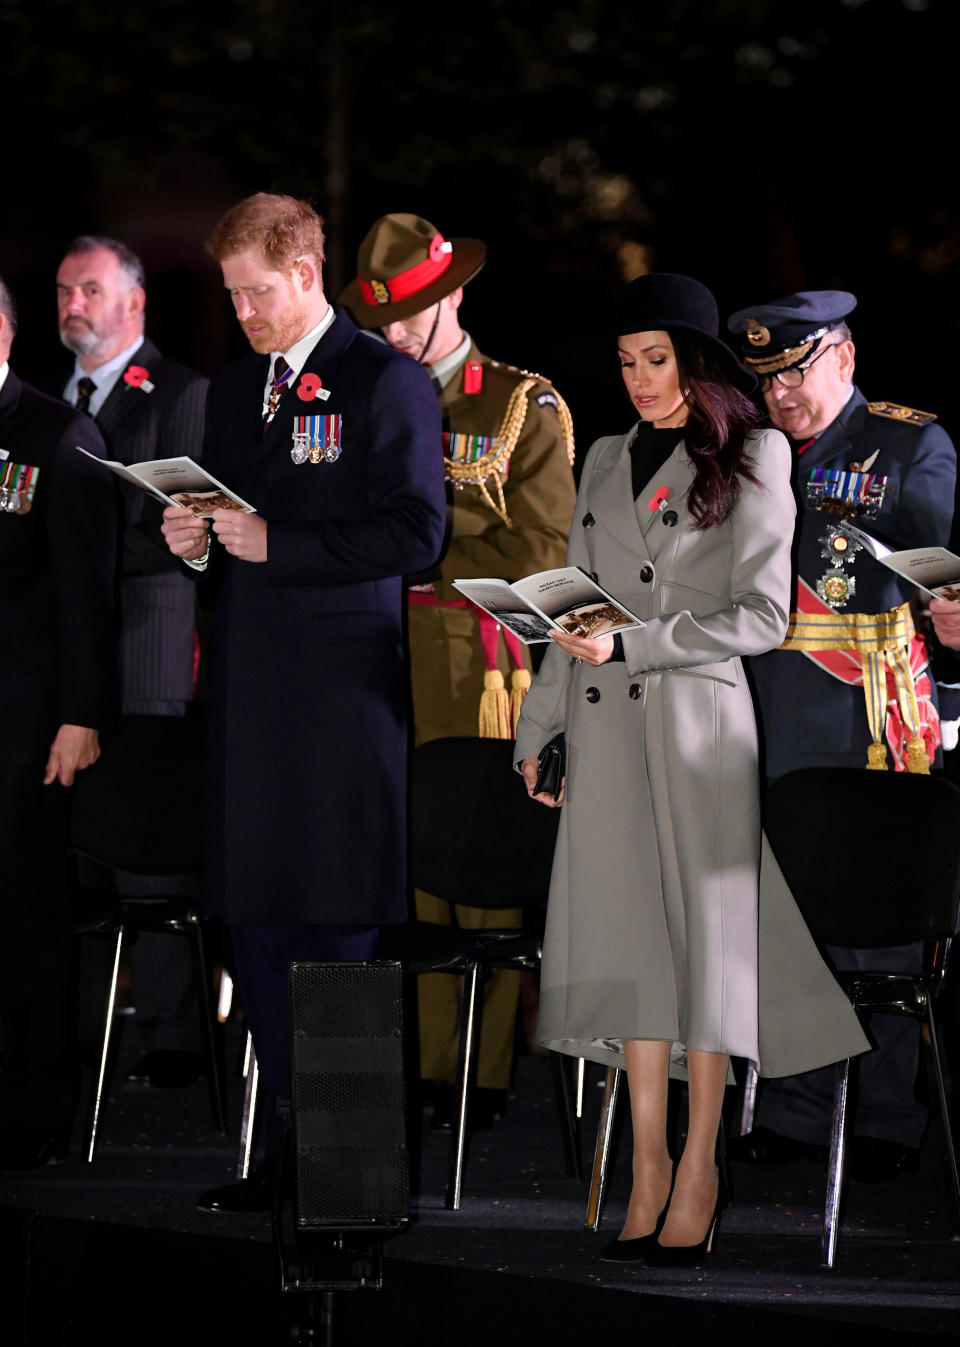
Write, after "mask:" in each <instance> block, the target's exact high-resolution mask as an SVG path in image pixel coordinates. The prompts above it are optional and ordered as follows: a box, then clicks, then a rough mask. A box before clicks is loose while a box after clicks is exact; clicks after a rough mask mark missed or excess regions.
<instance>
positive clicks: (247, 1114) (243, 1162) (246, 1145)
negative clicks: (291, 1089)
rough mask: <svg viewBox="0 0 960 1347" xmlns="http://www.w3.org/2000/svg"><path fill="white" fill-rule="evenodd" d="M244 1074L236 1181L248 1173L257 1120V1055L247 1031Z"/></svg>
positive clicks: (258, 1078) (258, 1081)
mask: <svg viewBox="0 0 960 1347" xmlns="http://www.w3.org/2000/svg"><path fill="white" fill-rule="evenodd" d="M244 1074H245V1076H246V1078H247V1083H246V1086H245V1087H244V1091H243V1116H242V1118H241V1119H240V1157H239V1159H238V1160H237V1178H238V1179H245V1178H246V1177H247V1175H248V1174H249V1173H250V1157H251V1156H252V1154H253V1134H254V1123H255V1122H256V1119H257V1087H258V1085H259V1084H260V1068H259V1066H258V1065H257V1054H256V1053H255V1052H254V1050H253V1035H252V1034H251V1033H250V1031H249V1030H247V1047H246V1053H245V1057H244Z"/></svg>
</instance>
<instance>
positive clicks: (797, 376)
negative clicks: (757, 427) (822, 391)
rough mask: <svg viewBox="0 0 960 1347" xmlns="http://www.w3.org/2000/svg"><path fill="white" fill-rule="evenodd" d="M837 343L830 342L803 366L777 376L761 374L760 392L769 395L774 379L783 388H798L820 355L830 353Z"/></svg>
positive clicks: (782, 371) (786, 370) (784, 371)
mask: <svg viewBox="0 0 960 1347" xmlns="http://www.w3.org/2000/svg"><path fill="white" fill-rule="evenodd" d="M839 345H840V343H839V342H838V341H831V342H829V343H828V345H826V346H825V347H824V348H823V350H822V351H818V352H817V354H816V355H815V356H814V357H813V359H812V360H808V361H807V363H806V364H805V365H794V367H793V369H785V370H781V371H780V373H779V374H762V375H761V376H760V392H761V393H769V392H770V389H771V388H772V387H773V381H774V379H776V381H777V383H778V384H781V385H782V387H784V388H799V387H800V385H801V384H802V383H803V376H804V375H805V374H806V373H807V371H808V370H809V369H812V367H813V366H814V365H815V364H816V363H817V361H818V360H819V359H820V357H821V356H822V355H826V354H827V352H828V351H832V350H833V348H834V347H835V346H839Z"/></svg>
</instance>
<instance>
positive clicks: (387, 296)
mask: <svg viewBox="0 0 960 1347" xmlns="http://www.w3.org/2000/svg"><path fill="white" fill-rule="evenodd" d="M486 260H487V248H486V244H484V243H482V242H481V241H480V239H445V238H444V237H443V235H442V234H441V233H440V231H439V230H438V229H437V227H436V226H435V225H432V224H431V223H430V221H429V220H425V219H424V218H423V217H422V216H420V215H400V214H394V215H381V217H380V219H379V220H377V221H376V223H375V224H373V225H371V227H370V229H369V230H368V231H367V234H366V237H365V238H364V240H363V242H362V243H361V244H360V249H359V252H358V255H357V275H356V276H355V277H354V279H353V280H352V281H350V282H349V283H348V284H347V285H345V286H344V288H343V289H342V290H341V291H340V293H339V295H337V303H338V304H342V305H343V307H344V308H345V309H346V310H347V312H348V313H349V314H350V316H351V318H352V319H353V321H354V322H355V323H356V324H357V326H358V327H363V328H376V327H386V326H387V325H388V323H396V322H400V321H402V320H403V319H404V318H412V317H413V315H414V314H416V313H422V312H423V310H424V309H429V308H432V307H433V305H434V304H437V303H439V301H440V300H441V299H445V298H446V296H447V295H452V294H453V292H454V290H458V289H459V288H460V286H461V285H466V283H467V281H470V280H472V279H473V278H474V276H476V274H477V272H478V271H479V270H480V268H481V267H482V266H483V264H484V262H485V261H486Z"/></svg>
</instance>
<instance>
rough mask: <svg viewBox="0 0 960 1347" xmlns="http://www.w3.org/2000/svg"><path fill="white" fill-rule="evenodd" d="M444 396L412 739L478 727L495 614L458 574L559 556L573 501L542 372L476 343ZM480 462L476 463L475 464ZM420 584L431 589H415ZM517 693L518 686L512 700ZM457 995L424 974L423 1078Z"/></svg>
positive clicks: (437, 1065)
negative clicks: (445, 504) (446, 506)
mask: <svg viewBox="0 0 960 1347" xmlns="http://www.w3.org/2000/svg"><path fill="white" fill-rule="evenodd" d="M474 390H475V391H474ZM439 401H440V409H441V413H442V415H443V428H444V430H443V433H444V462H445V468H446V474H447V482H448V492H449V499H450V501H451V505H450V521H449V524H448V542H447V546H446V550H445V552H444V554H443V556H442V558H441V560H440V562H439V564H438V566H437V568H436V571H435V573H431V574H429V575H425V576H415V577H413V578H412V580H411V592H410V595H409V637H410V667H411V679H412V685H413V719H414V733H415V735H416V739H417V742H418V743H423V742H425V741H426V740H429V739H438V738H441V737H445V736H447V735H474V734H476V733H477V731H478V707H479V704H480V701H481V695H482V692H483V689H484V683H485V680H486V681H487V682H489V678H488V675H489V673H490V672H491V671H490V667H489V665H490V660H489V656H488V654H487V648H488V647H489V645H492V644H493V643H494V642H496V639H497V638H496V629H495V624H492V623H491V624H490V626H492V627H493V631H492V633H491V631H490V630H487V631H484V630H482V628H481V621H482V619H481V617H480V615H479V613H478V610H477V609H476V608H475V607H474V605H473V604H470V603H468V602H467V600H465V599H464V598H463V597H462V596H461V595H460V594H459V593H458V591H457V590H455V589H454V588H453V580H454V579H475V578H477V577H483V576H489V577H493V578H498V579H510V580H516V579H520V578H521V577H522V576H524V575H529V574H531V573H532V572H534V571H542V570H548V569H550V568H551V567H554V566H562V565H563V564H564V558H565V555H566V546H567V526H568V523H569V520H570V517H571V515H572V513H573V506H574V501H575V492H574V486H573V473H572V471H571V463H570V456H569V455H568V453H567V446H568V445H569V446H570V448H571V449H572V436H570V435H569V432H568V431H567V429H566V428H567V425H568V423H567V420H566V418H567V416H568V415H569V414H568V413H567V412H566V408H565V407H564V405H563V402H562V399H561V398H560V397H559V394H557V392H556V391H555V390H554V389H553V388H552V386H551V385H550V383H549V382H548V381H547V380H546V379H544V378H542V377H540V376H537V375H530V374H527V373H526V372H525V371H523V370H518V369H515V368H514V367H513V366H510V365H503V364H500V363H499V362H497V361H495V360H490V359H488V357H487V356H484V355H481V354H480V352H479V351H478V350H477V348H476V346H475V345H474V344H473V343H472V342H471V344H470V349H469V353H468V354H467V357H466V359H465V361H464V363H463V365H462V366H461V368H460V369H459V370H458V371H457V373H456V374H455V375H454V377H453V378H452V379H451V380H450V382H449V383H448V384H447V385H446V387H445V388H444V389H443V390H442V391H441V393H440V397H439ZM511 416H514V417H516V418H517V419H519V417H521V416H522V423H521V425H520V427H519V434H518V435H517V437H516V448H515V449H514V450H513V451H512V453H511V454H510V455H509V457H508V458H506V459H505V460H504V461H503V462H502V463H501V465H500V466H499V467H492V468H491V469H490V471H489V475H488V474H487V473H486V472H484V471H483V468H482V458H475V459H474V460H473V462H472V463H471V461H470V458H469V457H468V456H469V455H470V454H482V455H483V457H487V458H494V459H495V454H496V451H495V449H493V446H494V445H496V444H501V443H504V442H507V443H509V439H508V435H509V428H508V422H509V419H510V417H511ZM477 466H480V472H479V473H478V475H473V473H472V471H471V470H472V469H474V468H476V467H477ZM419 585H428V586H429V589H428V590H423V589H418V588H417V586H419ZM484 638H486V642H487V645H486V646H485V639H484ZM494 648H495V649H496V659H497V664H496V668H497V670H498V671H499V673H500V674H502V675H503V676H504V678H505V680H506V681H507V682H510V681H511V679H513V678H514V676H515V675H516V674H517V667H516V664H515V662H514V661H515V658H516V656H517V655H518V654H521V655H522V659H523V664H522V666H521V667H522V668H523V669H524V670H526V671H527V673H529V670H530V662H529V650H528V648H527V647H522V646H518V645H513V646H512V652H513V653H512V654H511V653H510V652H509V651H508V650H507V647H506V644H505V642H498V643H496V644H495V646H494ZM497 681H498V682H499V680H497ZM518 702H519V698H517V697H516V696H514V698H513V704H514V707H515V708H516V707H517V705H518ZM513 718H515V717H513ZM416 902H417V915H418V916H419V918H420V919H421V920H422V921H434V922H447V921H449V909H448V906H447V904H446V903H445V902H442V901H441V900H440V899H438V898H434V897H433V896H432V895H431V894H427V893H423V892H422V891H418V892H417V895H416ZM456 914H457V920H458V922H459V924H460V925H461V926H466V927H483V926H495V927H499V928H501V929H504V928H510V927H513V926H519V925H520V922H521V919H522V913H521V912H520V911H519V910H518V909H512V908H494V909H489V910H487V909H481V908H470V907H461V906H458V907H457V909H456ZM519 989H520V974H519V973H511V972H508V971H506V970H499V971H498V972H496V973H495V974H494V975H493V978H492V979H491V982H490V984H489V985H488V986H487V989H486V992H485V997H484V1017H483V1029H482V1031H481V1039H480V1054H479V1064H478V1069H477V1083H478V1084H479V1085H480V1086H481V1087H482V1088H484V1087H485V1088H489V1089H505V1088H506V1087H507V1085H508V1084H509V1081H510V1071H511V1066H512V1061H513V1032H514V1023H515V1020H516V1012H517V1002H518V997H519ZM458 1006H459V999H458V996H457V989H456V986H455V983H454V979H453V978H451V977H449V976H448V975H445V974H426V975H424V976H423V977H422V978H421V979H420V1019H421V1024H422V1025H424V1026H425V1028H424V1034H423V1043H422V1047H421V1074H422V1075H423V1077H424V1078H425V1079H436V1080H446V1079H451V1078H452V1077H453V1074H454V1070H455V1067H456V1060H457V1014H458Z"/></svg>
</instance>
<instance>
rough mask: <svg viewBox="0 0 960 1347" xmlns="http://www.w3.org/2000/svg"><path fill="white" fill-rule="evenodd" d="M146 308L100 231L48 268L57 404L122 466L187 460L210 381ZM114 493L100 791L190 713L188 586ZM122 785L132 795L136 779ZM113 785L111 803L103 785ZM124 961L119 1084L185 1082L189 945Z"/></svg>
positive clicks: (147, 504)
mask: <svg viewBox="0 0 960 1347" xmlns="http://www.w3.org/2000/svg"><path fill="white" fill-rule="evenodd" d="M145 309H146V289H145V277H144V269H143V263H142V262H141V260H140V258H139V257H138V256H137V255H136V253H134V252H133V251H132V250H131V249H130V248H129V247H127V245H126V244H125V243H122V242H120V241H119V240H117V239H113V238H109V237H107V236H105V235H86V234H85V235H81V236H80V237H79V238H76V239H74V240H73V242H72V243H71V244H70V245H69V247H68V249H67V252H66V255H65V257H64V258H63V261H62V262H61V263H60V266H59V268H58V270H57V317H58V322H59V329H60V340H61V341H62V342H63V344H64V346H66V347H67V349H68V350H70V351H72V352H73V353H74V355H75V357H76V358H75V361H74V367H73V371H72V373H71V374H70V377H69V378H68V379H67V381H66V384H65V385H63V386H62V394H63V397H64V400H65V401H67V402H69V403H72V404H73V405H74V406H76V407H78V408H80V410H82V411H86V412H88V413H89V415H91V416H92V417H93V418H94V419H95V421H96V422H97V425H98V426H99V428H100V431H101V433H102V435H103V438H104V440H105V442H106V446H107V457H108V458H111V459H114V460H117V461H119V462H121V463H125V464H129V463H139V462H144V461H146V460H148V459H158V458H174V457H178V456H180V455H187V456H188V457H190V458H193V459H194V460H197V459H199V457H200V453H201V446H202V441H203V408H204V401H205V398H206V391H207V380H206V379H205V378H203V377H202V376H201V375H199V374H197V373H196V372H195V371H194V370H192V369H188V368H187V367H186V366H185V365H180V364H177V362H176V361H173V360H170V359H169V358H168V357H166V356H164V355H161V353H160V351H159V350H158V349H157V347H156V346H155V345H154V344H153V342H152V341H151V340H150V338H149V337H147V336H146V334H145V331H144V319H145ZM58 391H59V390H58ZM119 491H120V499H121V507H122V533H121V549H120V557H119V563H120V586H119V597H120V624H119V660H120V712H121V719H120V721H119V724H118V725H117V727H116V730H115V735H116V738H115V739H114V741H113V742H110V741H108V742H107V743H106V744H105V745H104V760H103V763H102V764H101V765H100V766H99V767H98V769H97V772H96V773H94V774H92V775H91V777H90V780H89V782H87V783H85V785H86V788H88V789H89V790H90V791H96V790H100V789H102V790H103V791H107V790H108V783H107V780H106V775H107V774H110V775H111V777H112V776H113V775H115V774H123V775H124V776H125V777H127V778H130V772H131V764H136V763H138V762H143V763H144V764H147V763H148V762H149V761H150V760H151V759H153V758H154V757H155V755H156V753H157V752H158V751H159V752H163V753H169V754H177V753H179V752H180V751H181V750H182V743H183V740H184V738H185V736H187V735H189V734H191V733H194V731H193V730H192V729H191V727H190V726H188V725H187V724H186V723H185V720H184V717H185V716H186V715H187V712H188V711H189V710H192V709H194V708H192V705H191V704H192V702H193V698H194V668H195V661H194V643H195V632H196V627H197V618H196V591H195V588H194V586H193V585H192V584H191V583H190V581H189V580H188V579H187V578H186V577H185V576H184V575H183V574H182V573H181V571H180V567H179V566H178V565H177V563H176V562H175V561H174V559H173V558H172V557H171V556H170V554H169V552H168V551H167V548H166V546H165V544H164V541H163V538H162V536H161V533H160V520H161V511H160V506H159V505H158V503H157V502H156V501H155V500H154V498H153V497H152V496H150V495H148V494H147V493H146V492H143V491H138V490H137V489H136V488H135V487H132V486H128V485H127V484H126V483H121V484H119ZM101 783H102V784H101ZM129 788H130V789H131V790H134V789H135V781H134V780H133V779H129ZM109 790H110V793H111V795H112V796H113V797H114V798H115V794H116V792H115V790H114V789H113V783H112V781H111V785H110V787H109ZM121 793H122V792H121ZM105 798H106V797H105ZM121 822H122V821H121ZM114 883H115V884H116V887H117V890H118V891H119V892H120V893H123V894H124V895H125V896H129V897H137V896H139V897H149V896H150V895H151V894H154V893H162V894H170V893H180V894H182V895H183V896H188V897H189V896H194V894H195V891H196V889H197V878H196V876H195V875H191V874H187V873H184V874H182V875H178V876H165V877H164V879H163V881H162V884H161V881H159V880H156V879H153V878H152V877H150V876H146V875H139V874H129V873H125V872H123V873H121V872H115V874H114ZM130 958H131V963H132V967H133V977H134V992H135V998H136V1025H137V1028H138V1030H139V1033H140V1039H141V1043H142V1046H143V1048H144V1055H143V1056H142V1058H141V1059H140V1061H139V1062H137V1064H136V1065H135V1066H134V1067H133V1069H132V1070H131V1071H130V1075H129V1079H130V1080H131V1081H132V1082H134V1083H137V1084H144V1085H154V1086H159V1087H162V1088H166V1087H176V1086H181V1085H186V1084H188V1083H189V1082H190V1081H192V1080H193V1079H195V1077H196V1075H197V1074H198V1071H199V1068H200V1060H201V1058H200V1054H199V1051H198V1048H199V1043H198V1041H197V1026H196V1019H195V1016H194V1012H193V999H194V990H193V982H192V977H193V974H192V967H191V963H190V958H189V950H188V949H187V946H186V942H185V941H174V940H170V939H169V938H168V937H165V936H163V935H160V934H153V933H150V932H146V931H144V932H141V933H140V934H139V935H138V938H137V940H136V942H135V943H134V944H132V945H131V948H130Z"/></svg>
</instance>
